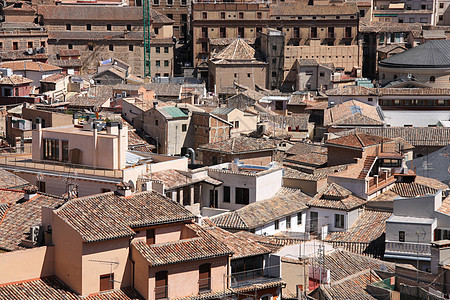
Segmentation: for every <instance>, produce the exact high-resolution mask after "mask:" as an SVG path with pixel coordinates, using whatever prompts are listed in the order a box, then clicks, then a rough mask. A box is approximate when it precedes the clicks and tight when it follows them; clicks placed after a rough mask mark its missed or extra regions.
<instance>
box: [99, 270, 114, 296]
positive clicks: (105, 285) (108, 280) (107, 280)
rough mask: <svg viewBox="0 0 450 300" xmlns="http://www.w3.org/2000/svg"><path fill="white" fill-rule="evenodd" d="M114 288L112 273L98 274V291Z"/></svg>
mask: <svg viewBox="0 0 450 300" xmlns="http://www.w3.org/2000/svg"><path fill="white" fill-rule="evenodd" d="M112 289H114V273H111V274H104V275H100V292H103V291H109V290H112Z"/></svg>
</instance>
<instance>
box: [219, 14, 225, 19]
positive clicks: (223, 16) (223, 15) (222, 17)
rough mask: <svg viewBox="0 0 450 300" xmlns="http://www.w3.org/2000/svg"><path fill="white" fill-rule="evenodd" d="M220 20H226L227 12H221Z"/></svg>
mask: <svg viewBox="0 0 450 300" xmlns="http://www.w3.org/2000/svg"><path fill="white" fill-rule="evenodd" d="M220 18H221V19H222V20H225V12H221V13H220Z"/></svg>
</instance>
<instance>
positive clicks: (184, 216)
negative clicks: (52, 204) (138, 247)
mask: <svg viewBox="0 0 450 300" xmlns="http://www.w3.org/2000/svg"><path fill="white" fill-rule="evenodd" d="M56 214H57V215H58V216H59V217H60V218H62V219H63V220H64V221H65V222H67V223H68V224H70V226H71V227H72V228H73V229H74V230H75V231H77V232H78V233H79V234H80V235H81V238H82V240H83V242H86V243H89V242H98V241H104V240H111V239H116V238H123V237H131V236H134V235H135V232H134V231H133V230H132V228H139V227H145V226H150V225H157V224H165V223H172V222H180V221H188V220H192V219H194V215H192V214H191V213H190V212H189V211H188V210H187V209H185V208H184V207H183V206H182V205H180V204H178V203H176V202H173V201H171V200H170V199H168V198H167V197H165V196H163V195H161V194H159V193H157V192H155V191H150V192H140V193H135V194H133V195H131V196H129V197H127V198H124V197H122V196H119V195H117V194H115V193H114V192H108V193H103V194H98V195H93V196H88V197H83V198H78V199H74V200H71V201H69V202H67V203H66V204H65V205H63V206H62V207H61V208H59V209H58V210H56Z"/></svg>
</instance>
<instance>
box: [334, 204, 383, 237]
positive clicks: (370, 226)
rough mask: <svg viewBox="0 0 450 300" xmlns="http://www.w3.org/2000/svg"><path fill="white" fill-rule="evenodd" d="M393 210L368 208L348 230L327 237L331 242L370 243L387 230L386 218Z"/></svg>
mask: <svg viewBox="0 0 450 300" xmlns="http://www.w3.org/2000/svg"><path fill="white" fill-rule="evenodd" d="M391 215H392V213H391V212H383V211H375V210H366V211H364V213H362V214H361V215H360V216H359V217H358V219H356V221H355V223H353V225H352V226H351V227H350V228H349V229H348V230H347V231H346V232H333V233H330V234H329V235H328V236H327V237H326V241H330V242H357V243H370V242H372V241H374V240H376V239H377V238H379V237H380V236H381V235H382V234H383V233H384V232H385V230H386V220H387V219H388V218H389V217H390V216H391Z"/></svg>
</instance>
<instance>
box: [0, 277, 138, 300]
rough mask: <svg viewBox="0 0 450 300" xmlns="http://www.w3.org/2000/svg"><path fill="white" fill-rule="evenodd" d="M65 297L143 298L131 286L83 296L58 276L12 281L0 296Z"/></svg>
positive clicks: (25, 299)
mask: <svg viewBox="0 0 450 300" xmlns="http://www.w3.org/2000/svg"><path fill="white" fill-rule="evenodd" d="M43 297H45V299H65V300H81V299H85V300H108V299H116V300H131V299H133V300H134V299H143V298H142V297H141V295H139V293H138V292H137V291H136V290H134V289H133V288H131V287H127V288H124V289H120V290H116V291H112V292H106V293H98V294H92V295H89V296H87V297H81V296H79V295H77V294H75V293H74V292H72V291H71V290H70V288H69V287H67V286H66V285H65V284H64V283H63V282H62V281H60V280H59V279H58V278H57V277H56V276H51V277H45V278H40V279H34V280H28V281H24V282H19V283H11V284H6V285H2V286H0V298H2V299H23V300H34V299H43Z"/></svg>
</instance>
